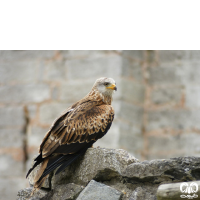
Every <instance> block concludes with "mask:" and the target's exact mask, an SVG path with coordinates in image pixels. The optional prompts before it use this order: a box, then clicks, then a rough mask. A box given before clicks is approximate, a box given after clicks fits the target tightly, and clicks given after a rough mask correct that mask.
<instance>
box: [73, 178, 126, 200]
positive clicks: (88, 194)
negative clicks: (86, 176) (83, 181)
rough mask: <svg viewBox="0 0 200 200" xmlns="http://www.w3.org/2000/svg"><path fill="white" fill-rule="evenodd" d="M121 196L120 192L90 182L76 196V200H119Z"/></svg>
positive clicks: (92, 181)
mask: <svg viewBox="0 0 200 200" xmlns="http://www.w3.org/2000/svg"><path fill="white" fill-rule="evenodd" d="M121 196H122V192H120V191H118V190H116V189H114V188H112V187H109V186H107V185H105V184H102V183H98V182H96V181H94V180H91V181H90V182H89V184H88V185H87V187H86V188H85V189H84V190H83V191H82V192H81V194H80V195H79V196H78V198H77V200H88V199H95V200H106V199H109V200H119V199H120V198H121Z"/></svg>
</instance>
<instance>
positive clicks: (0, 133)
mask: <svg viewBox="0 0 200 200" xmlns="http://www.w3.org/2000/svg"><path fill="white" fill-rule="evenodd" d="M199 75H200V51H0V163H1V165H0V194H1V197H2V198H3V199H6V198H7V199H13V198H15V197H16V192H17V190H19V189H20V188H23V187H25V186H26V185H27V181H26V179H25V174H26V172H27V170H28V168H29V167H30V162H31V160H32V158H33V156H34V155H36V154H37V150H38V147H39V145H40V143H41V141H42V138H43V137H44V134H45V133H46V132H47V130H48V129H49V127H50V125H51V123H52V122H53V120H54V119H55V118H56V117H58V116H59V115H60V114H61V113H62V112H63V111H64V110H65V109H66V108H67V107H68V106H69V105H70V104H72V103H74V102H75V101H77V100H79V99H80V98H82V97H83V96H85V95H86V94H87V93H88V92H89V91H90V89H91V87H92V85H93V83H94V81H95V80H96V79H97V78H99V77H103V76H107V77H112V78H114V79H115V80H116V82H117V86H118V91H117V92H116V93H115V95H114V101H113V106H114V108H115V112H116V117H115V120H114V123H113V125H112V127H111V129H110V131H109V133H108V134H107V135H106V136H105V137H104V138H102V139H101V140H100V141H98V142H97V143H96V146H101V147H107V148H122V149H125V150H127V151H129V152H130V153H132V154H133V155H134V156H136V157H137V158H138V159H140V160H144V159H148V160H149V159H155V158H170V157H175V156H193V155H194V156H199V155H200V148H199V142H200V125H199V118H200V110H199V108H200V86H199V83H200V78H199V77H200V76H199ZM9 187H12V188H13V193H11V192H10V190H8V188H9Z"/></svg>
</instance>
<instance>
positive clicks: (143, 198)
mask: <svg viewBox="0 0 200 200" xmlns="http://www.w3.org/2000/svg"><path fill="white" fill-rule="evenodd" d="M156 189H157V188H152V187H150V188H148V187H145V188H142V187H137V188H136V189H135V190H134V192H133V193H132V194H131V196H130V199H129V200H155V191H156Z"/></svg>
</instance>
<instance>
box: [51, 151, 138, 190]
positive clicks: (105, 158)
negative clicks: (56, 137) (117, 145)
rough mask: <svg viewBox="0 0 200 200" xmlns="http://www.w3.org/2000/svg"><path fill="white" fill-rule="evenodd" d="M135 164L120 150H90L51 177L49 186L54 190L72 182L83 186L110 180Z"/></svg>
mask: <svg viewBox="0 0 200 200" xmlns="http://www.w3.org/2000/svg"><path fill="white" fill-rule="evenodd" d="M135 162H138V160H137V159H136V158H135V157H133V156H131V155H130V154H129V153H128V152H127V151H124V150H122V149H116V150H115V149H105V148H90V149H88V150H87V152H86V154H85V155H84V156H83V158H82V159H81V160H78V161H76V162H74V163H73V164H72V165H71V166H69V167H68V168H66V170H64V171H63V172H61V173H59V174H58V175H53V177H52V180H51V185H52V188H55V185H57V184H63V183H69V182H73V183H76V184H80V185H84V186H85V185H87V183H88V182H89V181H90V180H92V179H94V180H97V181H98V180H101V181H107V180H111V179H112V178H115V177H121V174H122V172H124V171H125V169H126V167H127V166H128V165H130V164H131V163H135ZM72 174H73V176H72Z"/></svg>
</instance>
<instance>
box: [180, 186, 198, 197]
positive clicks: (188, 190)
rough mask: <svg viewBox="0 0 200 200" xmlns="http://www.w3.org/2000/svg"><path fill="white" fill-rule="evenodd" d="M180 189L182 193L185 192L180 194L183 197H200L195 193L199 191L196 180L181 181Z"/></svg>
mask: <svg viewBox="0 0 200 200" xmlns="http://www.w3.org/2000/svg"><path fill="white" fill-rule="evenodd" d="M180 190H181V192H182V193H185V194H182V195H180V197H181V198H186V199H194V198H197V197H198V195H196V194H195V193H197V192H198V184H197V183H195V182H192V183H191V184H188V183H186V182H183V183H181V185H180Z"/></svg>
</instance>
